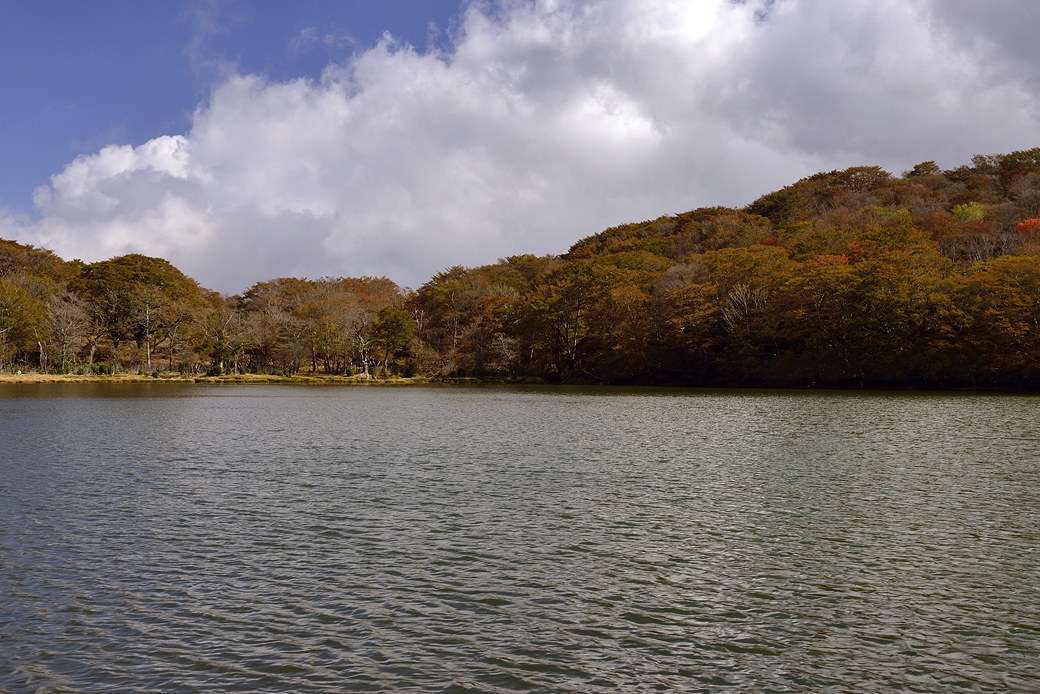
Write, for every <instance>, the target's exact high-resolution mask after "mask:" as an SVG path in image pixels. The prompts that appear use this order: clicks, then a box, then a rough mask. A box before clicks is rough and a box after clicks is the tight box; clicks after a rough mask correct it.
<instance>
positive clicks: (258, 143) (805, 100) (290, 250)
mask: <svg viewBox="0 0 1040 694" xmlns="http://www.w3.org/2000/svg"><path fill="white" fill-rule="evenodd" d="M1038 25H1040V3H1037V2H1036V1H1035V0H1002V1H1001V2H999V3H980V2H978V1H977V0H688V1H687V2H674V0H467V1H465V2H461V3H454V2H418V1H406V0H388V1H385V2H379V3H374V2H350V1H347V0H343V1H341V2H317V1H313V0H312V1H310V2H307V1H301V2H273V1H254V2H245V1H244V0H224V1H221V0H209V1H208V2H200V1H197V0H188V1H185V2H174V1H169V2H157V1H152V2H145V1H137V2H130V1H128V0H107V1H106V2H86V1H85V0H80V1H73V0H67V1H65V2H48V1H46V0H39V1H36V2H7V3H4V4H2V5H0V70H2V73H0V85H2V87H3V89H4V92H3V98H0V125H2V127H0V237H3V238H8V239H15V240H18V241H20V242H23V243H32V244H34V245H37V246H43V247H46V248H50V249H52V250H54V251H55V252H57V253H58V254H59V255H61V256H62V257H65V258H80V259H83V260H85V261H88V262H93V261H97V260H103V259H106V258H109V257H113V256H117V255H122V254H126V253H144V254H146V255H152V256H159V257H163V258H166V259H168V260H170V261H171V262H173V263H174V264H175V265H177V266H178V267H179V268H181V269H182V270H183V271H185V272H186V273H187V274H189V275H190V276H192V277H194V278H195V279H197V280H199V281H200V282H201V283H202V284H203V285H205V286H207V287H210V288H213V289H217V290H220V291H225V292H239V291H242V290H244V289H246V288H247V287H249V286H250V285H252V284H253V283H255V282H258V281H262V280H267V279H272V278H275V277H286V276H296V277H312V278H313V277H321V276H360V275H372V276H383V275H385V276H388V277H390V278H391V279H393V280H395V281H397V282H398V283H400V284H402V285H406V286H411V287H416V286H418V285H420V284H421V283H422V282H424V281H425V280H426V279H428V278H429V277H430V276H432V275H433V274H434V273H436V272H439V271H440V270H442V269H444V268H446V267H449V266H452V265H456V264H461V265H470V266H472V265H478V264H483V263H492V262H495V260H496V259H498V258H500V257H504V256H507V255H513V254H519V253H537V254H544V253H561V252H564V251H566V250H567V248H568V247H569V246H570V245H571V244H573V243H574V242H575V241H577V240H578V239H580V238H583V237H585V236H588V235H590V234H594V233H596V232H598V231H601V230H602V229H604V228H607V227H610V226H615V225H617V224H622V223H625V222H630V221H641V220H644V219H651V218H656V217H658V216H661V215H665V214H673V213H677V212H683V211H686V210H690V209H693V208H696V207H699V206H712V205H729V206H743V205H746V204H747V203H749V202H751V201H753V200H754V199H755V198H757V197H758V196H760V195H762V194H764V193H767V192H770V191H772V190H775V189H777V188H780V187H782V186H784V185H786V184H789V183H791V182H793V181H795V180H797V179H798V178H801V177H803V176H806V175H809V174H812V173H815V172H817V171H826V170H831V169H836V168H845V167H848V166H855V165H870V164H876V165H880V166H883V167H885V168H887V169H888V170H890V171H892V172H894V173H899V172H900V171H902V170H904V169H908V168H910V167H912V166H913V165H914V164H917V163H919V162H922V161H926V160H935V161H937V162H938V164H939V165H940V166H942V167H954V166H958V165H960V164H963V163H966V162H967V161H968V160H969V158H970V157H971V155H972V154H975V153H999V152H1008V151H1013V150H1019V149H1028V148H1032V147H1037V146H1040V42H1037V41H1036V40H1035V37H1034V33H1035V27H1036V26H1038Z"/></svg>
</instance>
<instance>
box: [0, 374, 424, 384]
mask: <svg viewBox="0 0 1040 694" xmlns="http://www.w3.org/2000/svg"><path fill="white" fill-rule="evenodd" d="M430 382H431V381H430V380H429V379H427V378H418V377H417V378H403V377H398V376H394V377H392V378H379V379H376V378H367V379H366V378H365V377H364V376H333V375H329V376H325V375H310V374H307V375H298V376H274V375H268V374H229V375H223V376H182V375H180V374H169V375H159V376H154V377H153V376H145V375H142V374H114V375H105V376H87V375H79V374H33V373H29V374H6V373H5V374H0V384H5V383H235V384H249V383H257V384H271V383H285V384H297V385H303V384H327V385H395V384H412V383H430Z"/></svg>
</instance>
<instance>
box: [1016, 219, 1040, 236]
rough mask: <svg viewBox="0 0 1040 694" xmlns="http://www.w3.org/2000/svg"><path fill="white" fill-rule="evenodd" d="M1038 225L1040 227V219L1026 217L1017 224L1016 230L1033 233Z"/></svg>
mask: <svg viewBox="0 0 1040 694" xmlns="http://www.w3.org/2000/svg"><path fill="white" fill-rule="evenodd" d="M1037 227H1040V219H1026V220H1024V221H1021V222H1019V223H1018V225H1017V226H1015V231H1017V232H1018V233H1020V234H1032V233H1033V232H1034V231H1036V229H1037Z"/></svg>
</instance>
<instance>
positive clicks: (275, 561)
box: [0, 383, 1040, 693]
mask: <svg viewBox="0 0 1040 694" xmlns="http://www.w3.org/2000/svg"><path fill="white" fill-rule="evenodd" d="M1038 415H1040V398H1038V397H1036V396H1028V395H996V394H950V393H946V394H935V393H869V392H864V393H850V392H793V391H773V392H769V391H707V390H704V391H696V390H665V389H624V388H601V389H581V388H563V387H558V388H549V387H523V388H520V387H435V386H431V387H364V386H359V387H322V386H306V387H296V386H232V385H192V384H171V383H156V384H115V383H113V384H63V385H54V384H41V385H11V384H7V385H2V386H0V445H2V449H0V692H36V693H42V692H304V693H306V692H347V691H350V692H355V691H357V692H363V691H371V692H383V691H387V692H392V691H408V692H449V693H453V692H454V693H463V692H516V691H527V692H654V691H661V692H668V691H687V692H721V691H734V692H878V691H891V692H951V691H965V692H1008V691H1013V692H1017V691H1021V692H1025V691H1031V692H1036V691H1040V571H1038V561H1037V560H1038V551H1040V550H1038V547H1040V416H1038Z"/></svg>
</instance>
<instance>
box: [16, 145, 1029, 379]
mask: <svg viewBox="0 0 1040 694" xmlns="http://www.w3.org/2000/svg"><path fill="white" fill-rule="evenodd" d="M1038 321H1040V148H1036V149H1031V150H1026V151H1019V152H1012V153H1010V154H1003V155H977V156H975V157H973V158H972V160H971V163H970V164H967V165H964V166H960V167H958V168H956V169H951V170H941V169H940V168H939V167H938V166H937V165H936V164H935V163H934V162H924V163H921V164H918V165H917V166H915V167H913V169H911V170H909V171H905V172H903V173H902V174H901V175H900V176H894V175H892V174H890V173H889V172H886V171H883V170H882V169H880V168H879V167H876V166H863V167H852V168H849V169H845V170H840V171H830V172H823V173H818V174H815V175H813V176H809V177H807V178H804V179H802V180H800V181H797V182H795V183H793V184H791V185H789V186H787V187H785V188H783V189H781V190H778V191H774V192H772V193H769V194H767V195H764V196H762V197H760V198H759V199H757V200H755V201H754V202H753V203H751V204H750V205H748V206H746V207H744V208H740V209H736V208H725V207H711V208H700V209H696V210H693V211H690V212H686V213H682V214H677V215H668V216H663V217H660V218H658V219H654V220H649V221H646V222H642V223H638V224H626V225H623V226H618V227H614V228H611V229H607V230H605V231H603V232H601V233H598V234H595V235H593V236H590V237H588V238H584V239H582V240H580V241H578V242H577V243H575V244H574V245H573V246H572V247H571V248H570V250H569V251H568V252H567V253H566V254H564V255H562V256H554V255H550V256H534V255H519V256H511V257H509V258H505V259H502V260H499V261H498V262H497V263H494V264H490V265H485V266H481V267H475V268H466V267H461V266H457V267H452V268H448V269H446V270H444V271H443V272H440V273H438V274H437V275H435V276H434V277H432V278H431V279H430V280H429V281H428V282H426V283H425V284H423V285H422V286H421V287H419V288H418V289H416V290H406V289H403V288H401V287H399V286H397V285H396V284H395V283H393V282H392V281H390V280H389V279H387V278H385V277H378V278H377V277H360V278H342V277H325V278H321V279H317V280H309V279H297V278H280V279H274V280H270V281H265V282H259V283H257V284H255V285H253V286H252V287H250V288H249V289H248V290H246V291H245V292H243V293H241V294H238V295H233V296H228V295H221V294H218V293H216V292H212V291H209V290H206V289H203V288H202V287H200V286H199V285H198V284H197V283H196V282H194V281H193V280H191V279H190V278H188V277H186V276H185V275H184V274H183V273H181V272H180V271H179V270H177V269H176V268H175V267H173V266H172V265H171V264H170V263H169V262H167V261H165V260H163V259H160V258H149V257H146V256H141V255H127V256H121V257H118V258H112V259H110V260H106V261H102V262H98V263H90V264H86V263H82V262H80V261H72V262H66V261H64V260H62V259H61V258H58V257H57V256H56V255H55V254H53V253H52V252H50V251H48V250H45V249H39V248H34V247H32V246H26V245H22V244H18V243H16V242H14V241H4V240H0V369H12V368H16V367H17V368H32V369H39V370H44V371H54V372H59V373H67V372H70V371H79V372H82V373H88V372H91V373H99V372H100V373H105V372H107V371H110V370H112V369H116V370H125V371H131V370H137V371H148V372H151V371H157V370H164V371H176V372H183V373H191V374H200V373H209V374H221V373H245V372H251V373H268V374H272V373H276V374H289V375H291V374H298V373H315V374H330V375H332V374H339V375H357V374H361V375H366V376H377V375H383V374H398V375H406V376H412V375H421V376H426V377H448V378H450V377H460V376H466V377H478V378H494V379H531V378H538V379H543V380H546V381H550V382H564V383H630V384H673V385H699V386H769V387H776V386H783V387H805V386H814V385H815V386H820V387H898V388H964V387H968V388H971V387H983V388H1005V389H1032V388H1036V387H1037V386H1038V385H1040V324H1038Z"/></svg>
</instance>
